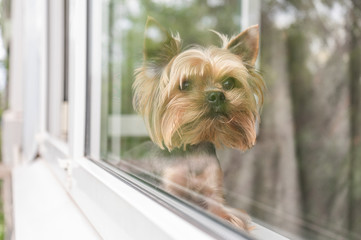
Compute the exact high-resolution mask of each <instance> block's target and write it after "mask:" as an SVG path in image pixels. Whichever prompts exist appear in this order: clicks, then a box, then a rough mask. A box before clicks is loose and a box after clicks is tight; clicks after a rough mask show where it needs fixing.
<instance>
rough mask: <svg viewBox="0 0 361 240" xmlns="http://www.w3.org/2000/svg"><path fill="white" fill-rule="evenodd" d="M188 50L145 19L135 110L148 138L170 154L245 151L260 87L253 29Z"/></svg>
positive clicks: (249, 143)
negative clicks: (208, 146) (190, 149)
mask: <svg viewBox="0 0 361 240" xmlns="http://www.w3.org/2000/svg"><path fill="white" fill-rule="evenodd" d="M218 35H219V36H220V38H221V39H222V40H223V46H222V47H220V48H219V47H214V46H211V47H207V48H204V47H198V46H194V47H190V48H188V49H186V50H184V51H181V40H180V38H179V37H178V36H176V37H174V36H172V35H171V34H170V33H168V32H167V31H165V30H164V29H163V28H162V27H161V26H159V24H158V23H157V22H155V21H154V20H153V19H151V18H149V19H148V21H147V25H146V32H145V51H144V63H143V66H142V67H141V68H139V69H137V70H136V80H135V82H134V84H133V88H134V99H133V100H134V101H133V104H134V107H135V109H136V110H137V111H138V112H139V113H140V114H141V115H142V116H143V117H144V119H145V122H146V125H147V128H148V130H149V133H150V136H151V138H152V140H153V142H155V143H156V144H158V145H159V146H160V147H161V148H162V149H163V148H164V147H166V148H167V149H168V150H169V151H171V150H172V149H174V148H180V147H185V146H186V145H193V144H198V143H200V142H212V143H213V144H215V145H216V146H217V147H219V146H227V147H231V148H238V149H241V150H246V149H248V148H250V147H251V146H253V145H254V143H255V139H256V131H255V127H256V126H255V125H256V120H257V119H258V117H259V116H258V110H259V108H260V106H261V105H262V102H263V89H264V83H263V80H262V78H261V77H260V75H259V74H257V73H256V72H255V70H254V63H255V61H256V58H257V54H258V39H259V37H258V35H259V33H258V26H254V27H251V28H248V29H247V30H245V31H243V32H242V33H240V34H239V35H238V36H236V37H233V38H232V39H231V40H228V39H227V37H225V36H223V35H220V34H218Z"/></svg>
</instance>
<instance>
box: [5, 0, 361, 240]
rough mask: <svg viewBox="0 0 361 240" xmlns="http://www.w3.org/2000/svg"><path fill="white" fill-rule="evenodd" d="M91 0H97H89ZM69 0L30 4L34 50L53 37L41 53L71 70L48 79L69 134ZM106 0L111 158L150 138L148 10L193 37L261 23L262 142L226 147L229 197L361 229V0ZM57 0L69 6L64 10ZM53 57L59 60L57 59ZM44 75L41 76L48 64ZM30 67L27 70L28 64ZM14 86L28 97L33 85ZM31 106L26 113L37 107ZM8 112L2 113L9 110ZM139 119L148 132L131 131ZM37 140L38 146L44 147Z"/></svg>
mask: <svg viewBox="0 0 361 240" xmlns="http://www.w3.org/2000/svg"><path fill="white" fill-rule="evenodd" d="M92 1H96V0H88V2H92ZM18 2H19V1H18ZM39 2H40V3H39ZM50 2H52V4H49V3H50ZM69 2H73V1H72V0H64V1H51V0H48V1H46V0H44V1H37V3H38V4H37V5H36V4H34V6H33V4H32V2H30V1H28V2H26V4H25V5H26V11H24V12H26V13H27V14H28V15H24V19H26V20H29V19H32V15H31V14H29V12H30V11H33V10H34V11H35V12H36V13H39V12H41V13H44V12H45V11H47V12H46V14H45V13H44V14H43V15H42V16H41V17H38V18H36V19H35V18H34V22H32V21H28V22H25V20H24V23H22V24H23V25H24V29H22V30H24V36H25V37H26V38H24V39H32V41H28V42H27V43H26V45H25V44H24V45H23V46H24V52H27V51H28V52H31V51H33V50H32V49H30V48H29V49H28V48H26V49H25V47H28V46H29V45H30V44H33V45H37V47H38V48H41V49H43V48H44V49H47V50H49V49H50V50H51V51H49V52H51V54H53V55H51V54H50V55H47V56H45V54H44V56H43V58H41V59H46V60H45V61H44V62H46V64H48V63H47V60H48V59H51V60H52V61H49V62H50V63H49V66H48V65H46V69H48V70H49V72H50V73H49V75H41V76H42V77H44V78H50V77H51V78H54V79H55V78H59V79H60V80H61V81H58V82H56V81H52V82H51V83H50V84H49V85H51V84H57V83H59V85H56V86H55V85H54V86H50V88H51V89H55V90H59V91H58V92H51V93H50V94H53V95H54V94H57V96H56V97H58V98H59V106H57V107H56V108H54V109H47V113H48V114H49V115H48V116H47V117H48V118H49V119H53V118H55V119H56V120H57V121H56V122H55V124H54V126H52V125H51V124H50V123H51V122H52V121H50V123H49V122H47V124H48V125H47V129H46V130H47V131H49V132H50V133H53V132H56V134H54V135H57V136H59V138H60V139H63V140H65V141H66V140H67V137H68V136H67V129H68V125H67V124H68V123H67V119H68V114H67V111H68V108H67V102H68V96H67V95H68V94H67V92H68V84H67V74H68V72H67V71H68V65H67V64H68V62H67V61H68V59H67V58H69V56H70V55H71V52H70V53H69V51H71V50H72V49H68V46H67V44H68V40H69V39H68V31H69V26H71V25H72V22H69V20H68V19H70V18H69V12H68V5H69ZM101 2H102V19H101V21H102V22H101V29H102V32H101V56H100V57H101V78H102V89H101V92H102V94H101V101H102V102H101V108H102V109H101V131H100V132H101V137H100V152H101V156H100V157H101V159H103V160H105V161H107V162H110V163H112V164H117V161H119V160H120V159H122V156H124V154H125V153H126V152H127V151H128V150H130V149H132V148H136V147H137V146H138V145H139V144H141V143H142V142H144V141H148V140H149V138H148V136H147V133H146V130H145V129H144V126H143V125H142V123H140V124H139V125H137V124H138V122H137V121H133V120H134V119H135V120H136V118H134V116H136V113H135V112H134V110H133V108H132V104H131V102H132V90H131V85H132V82H133V79H134V77H133V74H134V69H135V68H137V67H139V66H140V65H141V62H142V49H143V33H144V25H145V22H146V19H147V17H148V16H153V17H154V18H156V19H157V20H158V22H160V23H161V24H162V25H163V26H165V28H167V29H170V30H171V31H172V32H174V33H175V32H179V34H180V36H181V38H182V39H183V41H184V46H186V45H188V44H190V43H192V44H194V43H196V44H202V45H208V44H213V45H217V44H219V43H220V42H219V39H217V37H216V36H215V35H214V34H213V33H211V32H210V31H208V30H209V29H214V30H216V31H218V32H221V33H223V34H228V35H234V34H238V33H239V32H240V31H241V30H243V29H245V28H246V27H248V26H250V25H252V24H260V30H261V32H260V36H261V42H260V55H259V58H258V62H257V67H258V69H259V70H260V72H261V74H262V75H263V77H264V80H265V82H266V85H267V93H266V96H265V103H264V107H263V110H262V115H261V119H262V122H261V125H260V128H259V133H258V138H257V143H256V145H255V147H253V148H252V149H251V150H248V151H246V152H240V151H237V150H231V149H222V150H219V151H218V152H217V154H218V156H219V159H220V161H221V165H222V169H223V172H224V188H225V195H226V196H225V197H226V202H227V205H230V206H232V207H235V208H237V209H244V210H245V211H247V213H249V214H250V215H251V216H252V218H253V219H254V220H255V221H256V222H258V223H260V224H262V225H263V226H266V227H267V228H270V229H272V230H274V231H276V232H280V233H282V234H283V235H285V236H287V237H290V238H291V239H317V240H318V239H361V207H360V206H361V1H360V0H314V1H312V0H303V1H297V0H263V1H259V0H254V1H253V0H184V1H175V0H173V1H172V0H103V1H101ZM11 3H12V1H11V0H0V119H1V117H2V112H3V110H4V109H7V108H8V106H7V102H8V98H9V97H8V95H7V94H8V91H7V89H8V87H9V85H11V82H9V80H8V74H7V73H8V65H9V64H8V63H9V62H10V61H9V59H11V57H12V56H14V55H15V54H14V51H13V52H12V49H11V46H10V36H11V35H12V33H11V32H10V26H11V15H10V12H11V11H10V10H11ZM57 4H58V5H59V6H62V8H63V9H62V11H63V12H61V13H59V10H58V8H57V6H58V5H57ZM25 5H24V6H25ZM43 5H44V6H43ZM45 5H46V7H45ZM39 6H40V7H39ZM49 6H50V7H49ZM17 7H21V4H20V5H17ZM24 9H25V7H24ZM20 12H21V11H20ZM56 14H59V15H61V16H62V17H61V18H59V19H61V21H59V22H61V24H60V25H59V26H61V27H64V29H60V27H59V29H57V28H51V29H47V27H48V25H46V24H48V22H45V23H44V20H43V19H47V20H49V19H50V20H51V19H52V18H56V17H57V15H56ZM34 15H35V14H34ZM39 16H40V15H39ZM63 18H64V19H63ZM89 19H91V18H88V20H89ZM53 20H54V19H53ZM53 20H51V21H53ZM63 20H64V22H63ZM51 21H49V22H51ZM53 22H55V23H57V22H56V21H53ZM33 23H36V24H33ZM14 25H15V24H14ZM43 25H44V26H45V27H44V26H43ZM39 26H41V27H39ZM49 26H50V24H49ZM51 26H54V25H51ZM39 29H40V30H39ZM43 29H46V30H47V31H49V32H51V33H54V35H52V37H49V38H47V35H46V33H44V32H41V31H42V30H43ZM89 29H91V27H90V28H89ZM89 29H88V30H89ZM35 31H37V32H36V34H34V36H32V33H33V32H35ZM57 31H60V32H62V34H63V35H65V37H64V39H62V40H59V41H60V43H57V42H56V41H57V38H56V36H57V35H56V34H57ZM40 33H41V34H42V35H41V37H42V38H41V39H43V40H44V42H45V41H48V45H46V44H47V43H44V42H41V41H38V40H39V39H40V37H39V36H40ZM63 35H61V36H63ZM18 36H22V33H21V34H18ZM54 36H55V37H54ZM88 37H89V36H88ZM13 40H14V39H13ZM15 40H16V39H15ZM43 43H44V46H43V45H42V44H43ZM20 44H22V43H21V42H20ZM57 44H59V45H61V46H62V47H64V49H63V48H57V47H54V46H59V45H57ZM45 45H46V46H45ZM59 49H60V50H59ZM35 50H36V49H35ZM35 50H34V51H35ZM57 51H59V52H60V51H61V53H59V56H60V55H61V56H62V58H64V59H65V60H64V59H61V60H59V59H58V58H57V56H58V55H57ZM12 54H13V55H12ZM29 56H38V55H36V54H34V55H31V54H29V55H28V56H27V58H26V59H29ZM20 57H21V55H20ZM54 58H55V60H58V61H53V60H54ZM13 59H15V58H13ZM18 59H19V58H18ZM39 59H40V57H39V58H38V59H35V60H37V61H40V60H39ZM63 60H64V61H63ZM59 62H61V63H60V64H59ZM42 63H43V62H42ZM63 64H64V65H63ZM44 65H45V64H44ZM41 66H43V65H41ZM59 66H61V67H59ZM63 67H64V68H63ZM44 69H45V68H44ZM52 69H55V70H52ZM57 69H58V70H57ZM59 69H60V70H59ZM26 70H27V74H33V72H31V71H32V70H33V69H32V65H31V64H29V66H28V68H27V69H26ZM16 71H17V69H15V70H14V75H15V74H16ZM34 71H35V70H34ZM56 71H61V72H60V73H59V72H56ZM14 75H13V76H14ZM53 75H54V76H53ZM33 76H35V78H37V77H38V76H40V73H39V74H38V73H37V72H36V74H33ZM21 77H22V76H21ZM35 78H29V79H35ZM21 79H23V78H21ZM24 79H27V78H26V75H25V74H24ZM39 79H40V78H39ZM39 81H40V80H39ZM22 83H23V84H24V86H25V87H29V86H30V87H31V85H32V83H29V82H26V81H25V80H24V82H22ZM26 84H27V85H26ZM34 86H35V87H36V86H37V85H34ZM25 87H24V88H25ZM39 91H40V90H39ZM20 92H21V91H20ZM35 95H36V92H35ZM14 98H18V99H20V100H19V101H20V102H21V103H22V102H25V101H23V99H22V96H15V97H14ZM60 99H61V101H60ZM20 105H21V104H20ZM49 106H50V104H49V105H47V107H48V108H49ZM52 106H53V105H52ZM15 108H16V106H15ZM15 110H17V109H15ZM25 110H26V108H25ZM32 110H33V109H29V112H28V113H27V114H28V115H32V114H33V113H32ZM24 115H25V114H24ZM34 118H35V120H34V122H37V121H38V120H37V118H36V117H34ZM25 119H27V118H25ZM127 119H128V120H131V121H126V120H127ZM48 121H49V120H48ZM130 122H131V123H132V124H133V125H132V126H130ZM1 123H2V125H3V121H2V122H1ZM32 123H33V122H31V121H30V122H29V123H28V124H29V125H31V124H32ZM55 125H56V126H55ZM134 126H135V128H136V130H137V131H138V133H137V134H128V135H127V134H124V133H122V132H121V131H120V130H124V131H125V130H127V129H128V128H129V127H134ZM30 128H31V127H30ZM54 129H55V130H54ZM34 131H35V130H34ZM34 145H35V144H34ZM1 146H3V145H1ZM25 147H26V146H25ZM32 147H33V146H32ZM33 148H34V151H33V152H34V153H36V151H37V149H36V147H33ZM3 150H4V151H5V150H7V151H12V150H13V149H10V150H9V149H3ZM22 150H24V149H22ZM25 150H26V149H25ZM1 156H4V155H3V154H2V155H1ZM8 180H9V174H8V170H7V168H6V167H5V166H3V165H1V167H0V190H1V191H0V192H1V194H2V196H1V198H0V239H3V238H4V237H3V234H4V231H5V229H6V228H8V229H10V230H7V231H11V222H10V223H9V222H7V223H4V208H3V207H2V206H3V205H6V204H7V203H6V202H3V199H4V198H5V199H8V198H7V197H6V196H4V191H3V189H4V188H3V187H4V184H5V182H7V183H6V184H8V182H9V181H8ZM7 201H8V200H7ZM6 211H8V210H6ZM6 211H5V212H6ZM7 219H10V220H9V221H11V218H7ZM9 226H10V227H9ZM9 236H10V235H9Z"/></svg>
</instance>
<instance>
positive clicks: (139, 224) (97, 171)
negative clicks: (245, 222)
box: [40, 0, 285, 239]
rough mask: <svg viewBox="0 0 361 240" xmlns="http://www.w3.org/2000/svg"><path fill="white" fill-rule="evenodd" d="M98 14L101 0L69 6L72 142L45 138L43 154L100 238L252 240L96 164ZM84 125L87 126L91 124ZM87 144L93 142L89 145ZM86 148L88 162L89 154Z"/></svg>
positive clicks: (264, 235)
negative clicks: (88, 24)
mask: <svg viewBox="0 0 361 240" xmlns="http://www.w3.org/2000/svg"><path fill="white" fill-rule="evenodd" d="M242 2H243V1H242ZM87 13H89V14H90V15H89V16H87ZM101 14H102V1H99V0H75V1H69V18H70V19H69V23H70V25H69V68H68V70H69V72H68V74H69V75H68V76H69V83H68V86H69V110H68V111H69V114H68V116H69V119H68V122H69V129H68V141H67V142H64V141H61V140H59V139H57V138H56V137H54V136H53V135H52V134H49V133H45V134H44V136H43V141H42V144H41V146H40V153H41V155H42V156H43V157H44V158H45V159H46V160H47V161H48V162H49V163H50V165H51V166H52V169H53V170H54V173H55V174H56V175H57V177H58V178H59V179H60V182H61V183H62V184H63V185H64V187H65V188H66V190H67V191H68V193H69V195H70V196H71V197H72V199H73V200H74V202H75V203H76V204H77V206H78V207H79V208H80V209H81V210H82V212H83V213H84V215H85V216H86V217H87V219H88V220H89V222H90V223H91V224H92V226H93V227H94V229H95V230H96V231H97V232H98V233H99V235H100V236H101V237H102V238H103V239H149V238H150V236H151V238H152V239H249V237H248V236H246V235H242V234H241V233H239V232H238V231H237V230H235V229H233V228H232V227H226V224H224V223H222V222H221V221H218V220H216V219H214V218H210V217H209V216H208V215H207V214H206V213H203V212H198V211H196V210H194V209H191V208H190V207H188V206H186V205H185V204H183V203H181V202H179V201H178V200H176V199H174V198H172V197H171V196H168V195H166V194H160V193H159V192H157V191H156V190H155V189H153V188H152V187H150V186H148V185H147V184H146V183H144V182H142V181H140V180H137V179H135V178H132V177H130V176H129V175H128V174H126V173H123V172H121V171H117V170H116V169H115V168H113V167H112V166H110V165H109V164H106V163H105V162H100V161H98V159H100V153H99V151H100V140H101V139H100V138H101V137H100V121H101V109H100V108H101V36H102V34H101V21H102V17H101ZM87 22H90V24H91V25H90V26H91V27H90V28H87ZM87 30H89V34H90V38H88V36H87ZM87 59H88V61H87ZM87 80H88V81H89V82H88V85H87ZM89 83H90V84H89ZM87 91H89V93H90V97H89V95H88V96H87ZM87 97H88V98H87ZM87 103H88V105H87ZM86 106H87V107H88V109H87V107H86ZM87 110H88V113H89V114H88V116H87V115H86V111H87ZM131 117H133V116H131ZM87 118H88V119H87ZM87 121H88V124H89V125H86V123H87ZM43 122H44V124H45V121H43ZM85 139H88V140H89V143H87V144H86V143H85ZM86 145H88V146H89V149H88V150H89V151H88V152H89V153H90V156H91V157H88V156H85V152H86V150H87V149H86V148H85V146H86ZM257 229H258V230H257V231H256V233H255V234H252V235H253V236H256V237H258V238H261V239H285V238H283V237H282V236H281V235H279V234H277V233H274V232H272V231H269V230H267V229H266V228H263V227H262V226H259V225H257Z"/></svg>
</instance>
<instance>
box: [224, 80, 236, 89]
mask: <svg viewBox="0 0 361 240" xmlns="http://www.w3.org/2000/svg"><path fill="white" fill-rule="evenodd" d="M234 85H235V79H234V78H233V77H229V78H227V79H226V80H225V81H224V82H223V83H222V88H223V89H224V90H231V89H233V88H234Z"/></svg>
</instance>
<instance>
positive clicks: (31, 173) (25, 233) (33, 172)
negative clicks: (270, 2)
mask: <svg viewBox="0 0 361 240" xmlns="http://www.w3.org/2000/svg"><path fill="white" fill-rule="evenodd" d="M12 181H13V208H14V222H15V224H14V225H15V229H14V231H15V237H16V239H17V240H32V239H34V240H42V239H44V240H48V239H52V240H57V239H59V240H63V239H68V240H71V239H74V240H78V239H101V238H100V237H99V235H98V234H97V233H96V232H95V230H94V229H93V228H92V226H91V225H90V223H89V222H88V221H87V220H86V218H85V217H84V216H83V214H82V213H81V211H80V210H79V209H78V208H77V207H76V205H75V204H74V202H73V201H72V199H71V198H70V196H69V195H68V194H67V193H66V191H65V189H64V188H63V187H62V186H61V184H60V183H59V182H58V180H57V179H56V178H55V176H54V175H53V174H52V173H51V171H50V169H49V168H48V166H47V164H46V162H45V161H44V160H43V159H38V160H36V161H34V162H31V163H28V164H24V165H20V166H17V167H15V168H14V170H13V172H12Z"/></svg>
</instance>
